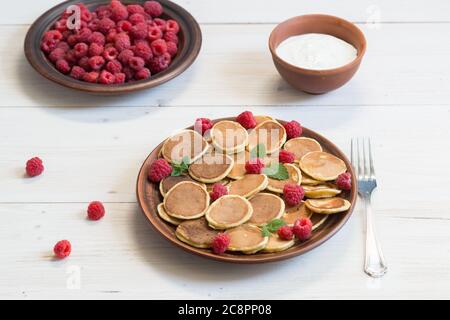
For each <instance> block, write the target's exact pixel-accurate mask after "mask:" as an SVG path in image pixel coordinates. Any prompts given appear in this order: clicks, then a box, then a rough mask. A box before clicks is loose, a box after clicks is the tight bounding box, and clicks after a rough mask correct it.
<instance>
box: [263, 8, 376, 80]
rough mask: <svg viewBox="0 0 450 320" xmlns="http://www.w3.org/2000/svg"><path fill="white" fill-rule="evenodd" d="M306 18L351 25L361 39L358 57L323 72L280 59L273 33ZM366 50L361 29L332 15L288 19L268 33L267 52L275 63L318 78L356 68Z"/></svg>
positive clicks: (306, 15) (365, 41)
mask: <svg viewBox="0 0 450 320" xmlns="http://www.w3.org/2000/svg"><path fill="white" fill-rule="evenodd" d="M306 17H317V18H328V19H335V20H338V21H340V22H343V23H346V24H348V25H351V26H352V28H353V30H354V31H355V32H356V33H358V34H359V35H361V37H362V39H363V42H362V49H361V50H360V52H358V55H357V56H356V58H355V59H354V60H352V61H351V62H349V63H347V64H345V65H343V66H340V67H337V68H332V69H324V70H314V69H305V68H301V67H297V66H295V65H293V64H290V63H289V62H286V61H285V60H283V59H281V58H280V57H279V56H278V54H277V52H276V49H277V47H275V44H274V39H273V38H274V34H275V32H276V31H277V30H278V29H279V28H281V27H282V26H283V25H284V24H285V23H288V22H290V21H293V20H297V19H304V18H306ZM366 49H367V40H366V37H365V36H364V33H363V32H362V31H361V29H360V28H359V27H358V26H357V25H355V24H354V23H352V22H350V21H348V20H345V19H342V18H340V17H336V16H333V15H329V14H316V13H314V14H305V15H300V16H296V17H292V18H290V19H287V20H285V21H283V22H281V23H279V24H278V25H277V26H276V27H275V28H274V29H273V30H272V32H271V33H270V37H269V50H270V53H271V54H272V57H273V59H275V60H276V61H277V63H279V64H281V65H283V66H284V67H285V68H289V69H294V70H295V71H296V72H299V73H303V74H310V75H319V76H320V75H324V74H338V73H342V72H345V71H348V70H350V69H353V68H356V67H357V66H358V65H359V64H360V63H361V60H362V59H363V57H364V55H365V53H366Z"/></svg>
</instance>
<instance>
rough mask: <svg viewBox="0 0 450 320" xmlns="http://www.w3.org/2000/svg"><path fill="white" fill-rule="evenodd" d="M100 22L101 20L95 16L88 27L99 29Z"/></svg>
mask: <svg viewBox="0 0 450 320" xmlns="http://www.w3.org/2000/svg"><path fill="white" fill-rule="evenodd" d="M99 23H100V20H99V19H97V18H95V19H94V18H93V19H92V20H91V22H89V23H88V28H89V29H91V30H92V31H98V25H99Z"/></svg>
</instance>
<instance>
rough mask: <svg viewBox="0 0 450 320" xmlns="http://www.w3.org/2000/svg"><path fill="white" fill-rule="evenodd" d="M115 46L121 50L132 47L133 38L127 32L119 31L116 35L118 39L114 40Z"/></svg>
mask: <svg viewBox="0 0 450 320" xmlns="http://www.w3.org/2000/svg"><path fill="white" fill-rule="evenodd" d="M114 46H115V47H116V49H117V50H118V51H119V52H122V51H124V50H126V49H129V48H130V47H131V39H130V37H129V36H128V34H126V33H123V32H122V33H118V34H117V35H116V40H115V42H114Z"/></svg>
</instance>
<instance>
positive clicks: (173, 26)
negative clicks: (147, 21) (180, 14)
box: [166, 20, 180, 34]
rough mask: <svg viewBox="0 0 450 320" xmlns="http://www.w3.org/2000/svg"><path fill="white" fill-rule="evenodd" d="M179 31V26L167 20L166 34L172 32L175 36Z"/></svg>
mask: <svg viewBox="0 0 450 320" xmlns="http://www.w3.org/2000/svg"><path fill="white" fill-rule="evenodd" d="M179 31H180V26H179V25H178V22H176V21H175V20H167V22H166V32H173V33H175V34H177V33H178V32H179Z"/></svg>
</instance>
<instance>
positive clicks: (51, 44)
mask: <svg viewBox="0 0 450 320" xmlns="http://www.w3.org/2000/svg"><path fill="white" fill-rule="evenodd" d="M56 45H57V44H56V42H55V41H52V40H46V41H42V42H41V50H42V51H44V52H45V53H50V52H52V50H53V49H55V48H56Z"/></svg>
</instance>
